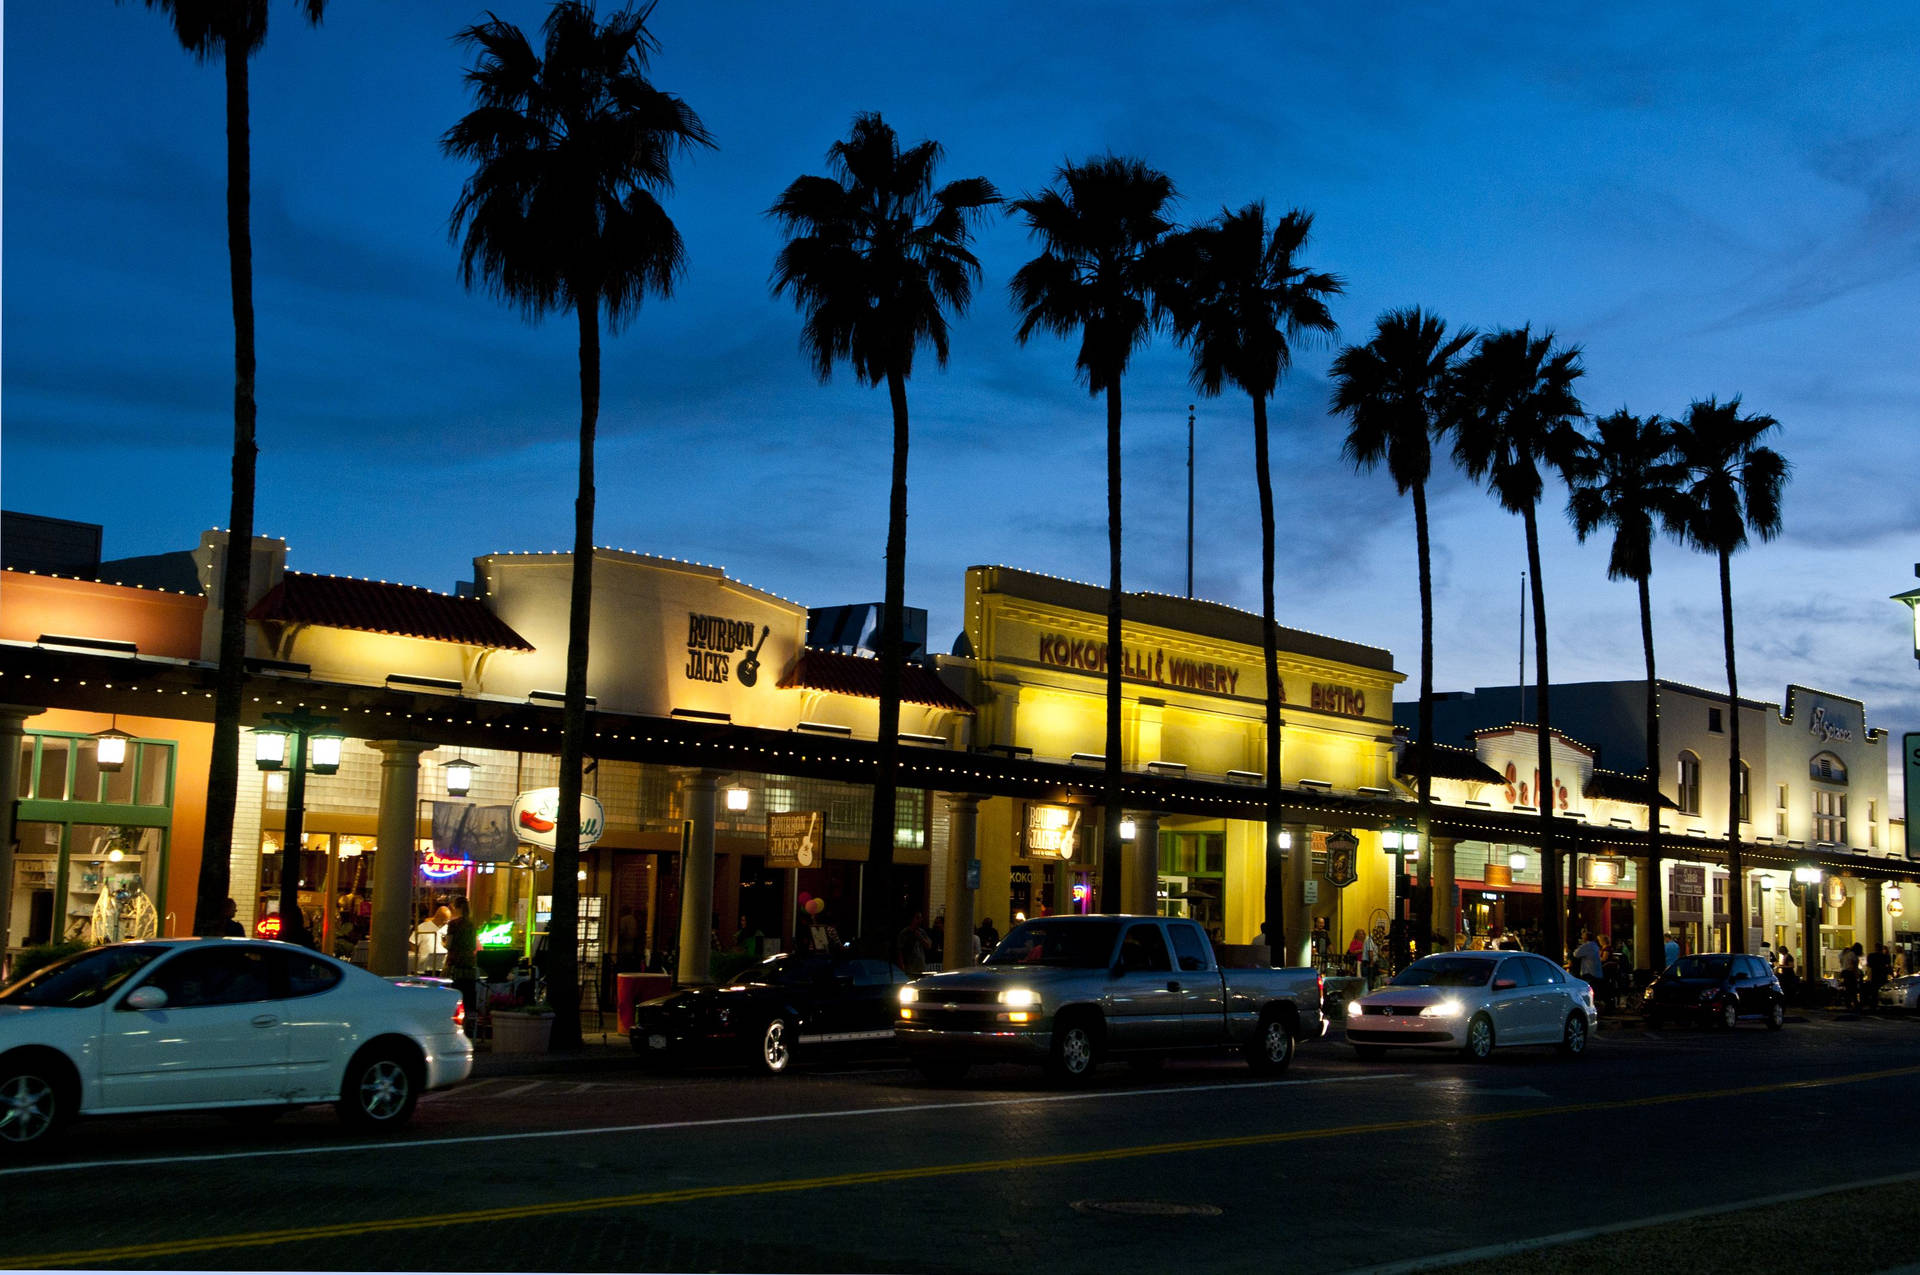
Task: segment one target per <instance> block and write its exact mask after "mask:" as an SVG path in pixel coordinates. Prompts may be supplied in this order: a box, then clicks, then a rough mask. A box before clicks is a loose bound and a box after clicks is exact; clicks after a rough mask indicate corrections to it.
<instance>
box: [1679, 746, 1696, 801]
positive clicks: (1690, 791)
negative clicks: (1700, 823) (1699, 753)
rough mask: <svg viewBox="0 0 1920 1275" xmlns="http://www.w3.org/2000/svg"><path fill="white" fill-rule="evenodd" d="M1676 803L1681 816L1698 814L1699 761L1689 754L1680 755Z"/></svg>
mask: <svg viewBox="0 0 1920 1275" xmlns="http://www.w3.org/2000/svg"><path fill="white" fill-rule="evenodd" d="M1676 802H1677V804H1678V805H1679V807H1680V813H1681V814H1683V815H1697V814H1699V813H1700V759H1699V758H1698V757H1696V756H1694V754H1692V753H1690V752H1687V753H1681V754H1680V791H1679V793H1678V794H1677V795H1676Z"/></svg>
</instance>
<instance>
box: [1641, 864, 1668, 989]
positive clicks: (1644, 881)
mask: <svg viewBox="0 0 1920 1275" xmlns="http://www.w3.org/2000/svg"><path fill="white" fill-rule="evenodd" d="M1633 877H1634V885H1633V968H1635V969H1637V970H1657V969H1660V968H1662V967H1663V966H1664V965H1665V963H1666V951H1665V947H1666V941H1667V936H1666V935H1664V934H1656V933H1655V932H1654V928H1653V892H1654V891H1655V890H1657V889H1659V888H1660V866H1659V865H1658V864H1657V863H1655V862H1654V861H1653V859H1652V858H1650V857H1649V856H1646V855H1641V856H1640V857H1639V858H1637V859H1635V860H1634V861H1633Z"/></svg>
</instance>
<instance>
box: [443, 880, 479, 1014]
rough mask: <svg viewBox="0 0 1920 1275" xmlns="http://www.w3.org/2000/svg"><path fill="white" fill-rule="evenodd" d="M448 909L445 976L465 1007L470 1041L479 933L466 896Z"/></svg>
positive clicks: (451, 903) (452, 901)
mask: <svg viewBox="0 0 1920 1275" xmlns="http://www.w3.org/2000/svg"><path fill="white" fill-rule="evenodd" d="M447 906H448V909H449V910H450V911H451V913H452V919H450V920H449V921H448V922H447V929H446V944H447V964H446V975H447V978H448V979H450V980H451V981H452V982H453V986H454V990H455V991H457V992H459V993H460V1003H461V1004H462V1005H464V1006H465V1007H466V1032H467V1037H468V1039H472V1037H473V1026H474V1022H473V1019H474V1004H473V1003H474V993H475V991H476V990H477V989H478V987H479V983H480V932H479V931H478V930H476V929H474V926H473V918H472V916H471V915H470V912H471V905H470V904H469V903H468V902H467V896H466V895H464V894H456V895H454V896H453V898H452V899H451V900H450V901H449V903H448V905H447Z"/></svg>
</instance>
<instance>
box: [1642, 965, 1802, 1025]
mask: <svg viewBox="0 0 1920 1275" xmlns="http://www.w3.org/2000/svg"><path fill="white" fill-rule="evenodd" d="M1640 1012H1641V1014H1642V1016H1644V1017H1645V1018H1646V1020H1647V1024H1648V1026H1654V1025H1656V1024H1658V1023H1660V1022H1662V1021H1663V1020H1677V1021H1693V1022H1705V1023H1710V1024H1713V1025H1715V1026H1720V1027H1731V1026H1733V1025H1734V1024H1735V1023H1737V1022H1738V1021H1740V1020H1741V1019H1743V1018H1758V1019H1760V1020H1761V1021H1762V1022H1764V1023H1766V1025H1767V1026H1768V1027H1769V1028H1771V1029H1773V1030H1774V1031H1779V1030H1780V1028H1781V1027H1782V1026H1784V1025H1785V1023H1786V1021H1787V998H1786V994H1785V993H1784V992H1782V991H1781V990H1780V980H1779V979H1777V978H1775V977H1774V976H1773V971H1772V970H1770V969H1768V968H1767V963H1766V962H1765V961H1763V960H1761V959H1760V958H1759V957H1757V956H1736V955H1733V954H1731V953H1727V952H1708V953H1705V954H1703V955H1700V956H1683V957H1681V958H1680V959H1679V960H1677V961H1675V962H1674V963H1673V964H1671V965H1669V966H1667V968H1666V970H1665V971H1664V972H1662V973H1661V975H1660V977H1658V978H1656V979H1654V980H1653V982H1651V983H1649V984H1648V985H1647V990H1646V992H1645V993H1644V995H1643V996H1642V998H1641V1002H1640Z"/></svg>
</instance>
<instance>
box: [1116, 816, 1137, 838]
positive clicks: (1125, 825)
mask: <svg viewBox="0 0 1920 1275" xmlns="http://www.w3.org/2000/svg"><path fill="white" fill-rule="evenodd" d="M1139 831H1140V827H1139V825H1138V824H1136V823H1134V821H1133V820H1131V819H1122V820H1121V821H1120V840H1122V841H1132V840H1133V836H1134V834H1135V833H1137V832H1139Z"/></svg>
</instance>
